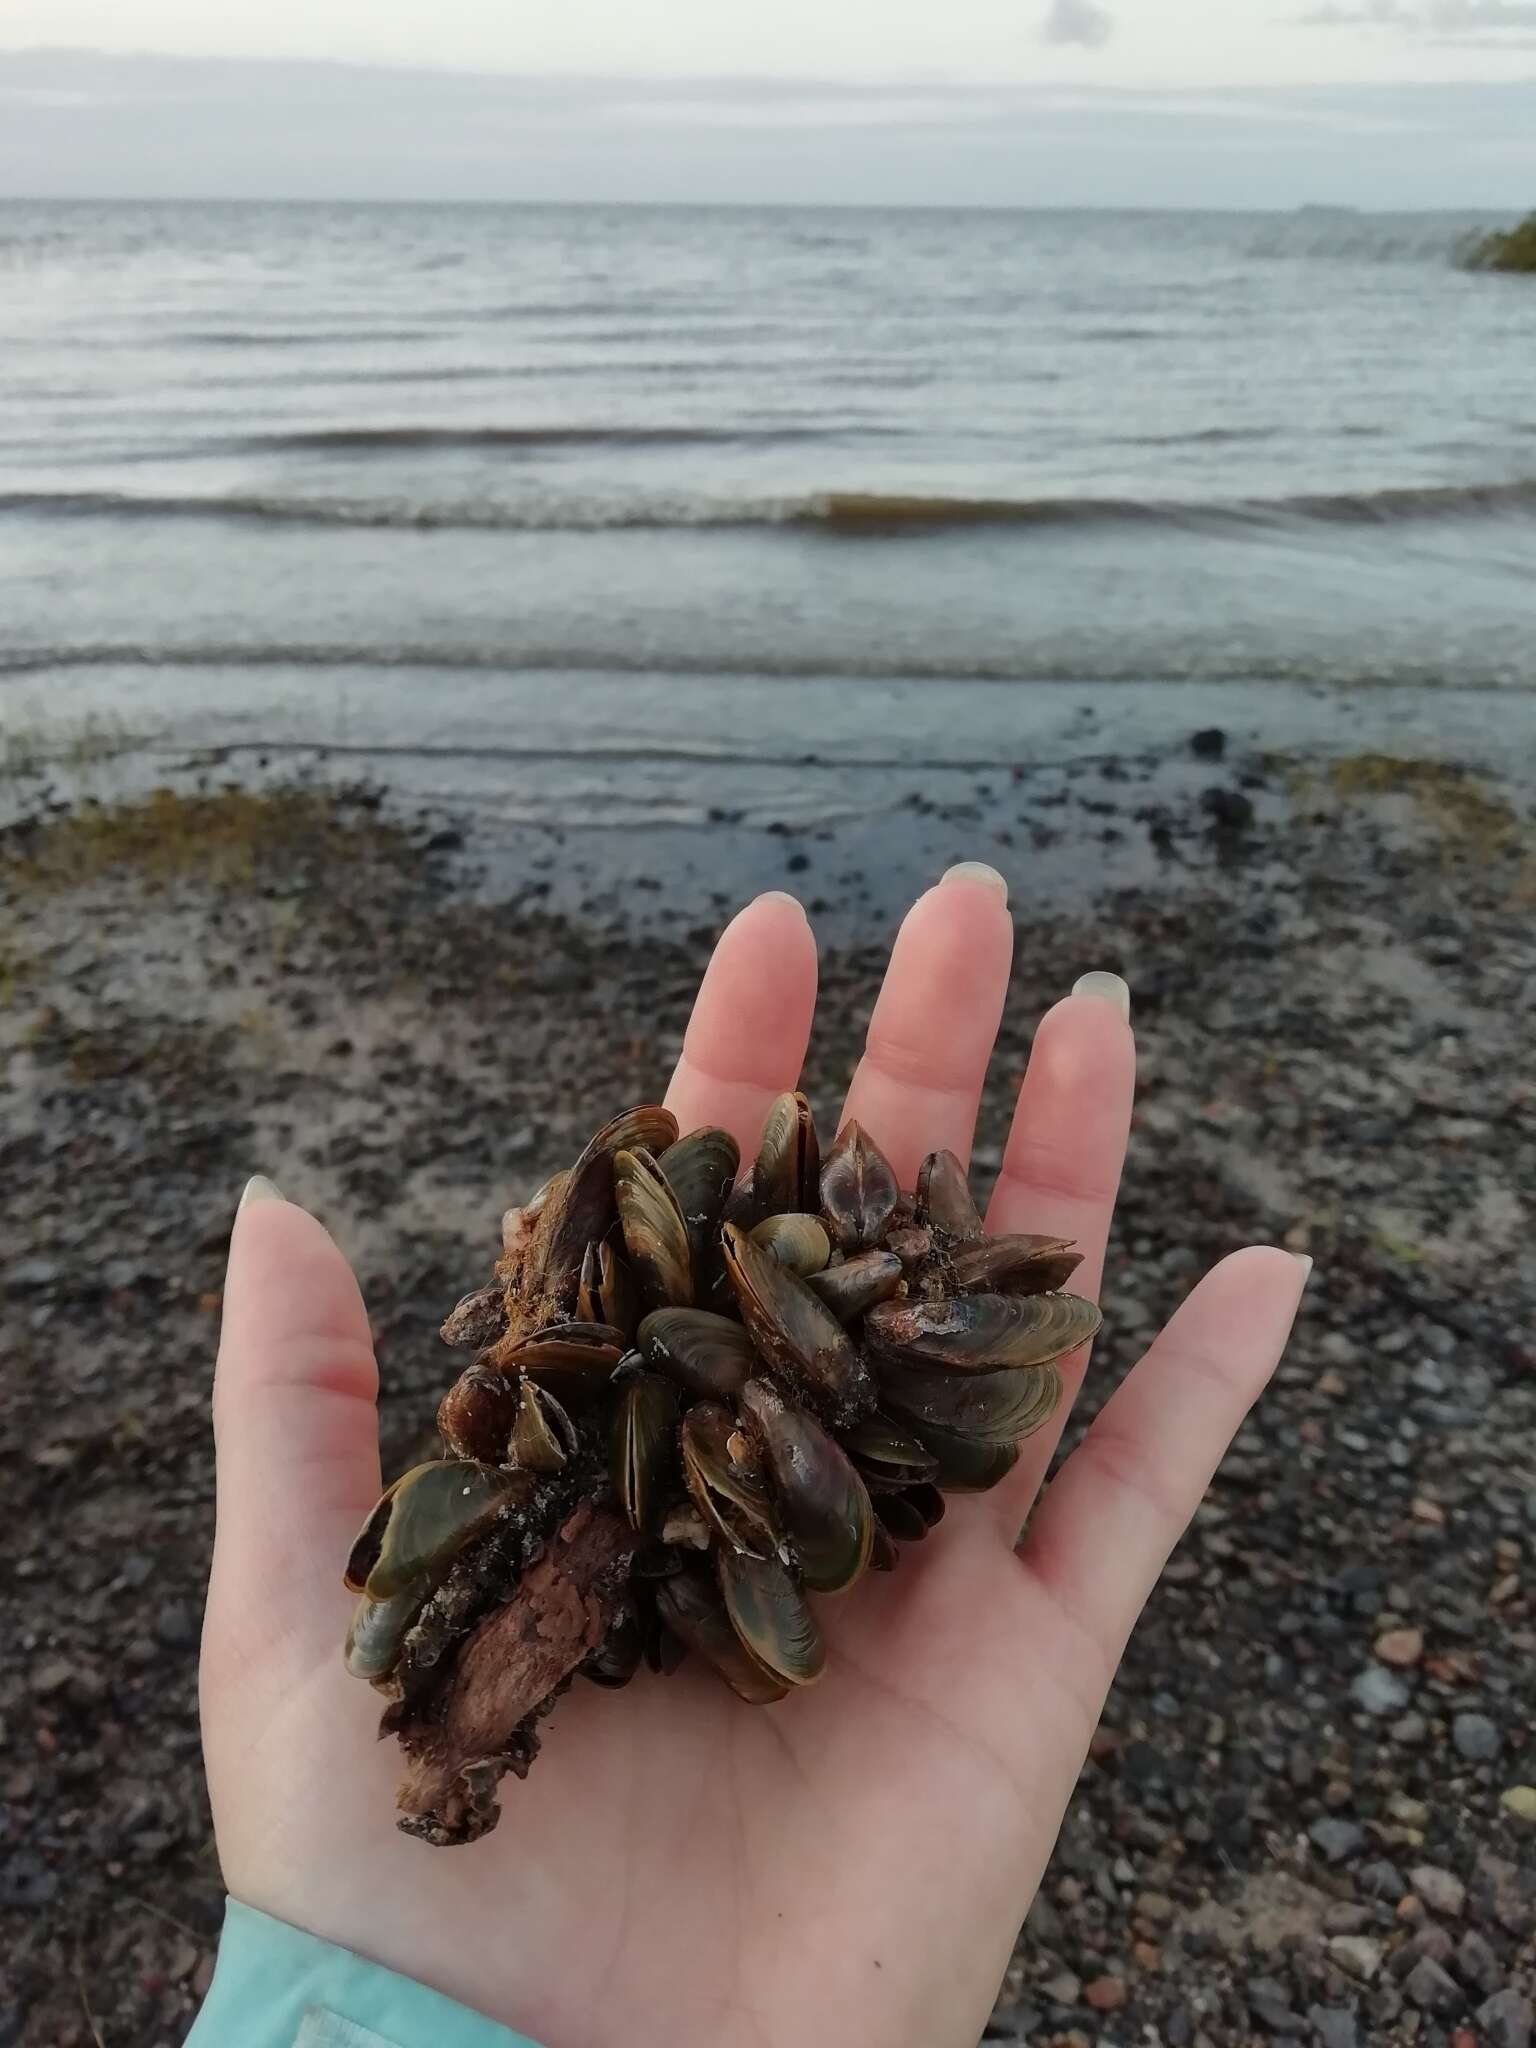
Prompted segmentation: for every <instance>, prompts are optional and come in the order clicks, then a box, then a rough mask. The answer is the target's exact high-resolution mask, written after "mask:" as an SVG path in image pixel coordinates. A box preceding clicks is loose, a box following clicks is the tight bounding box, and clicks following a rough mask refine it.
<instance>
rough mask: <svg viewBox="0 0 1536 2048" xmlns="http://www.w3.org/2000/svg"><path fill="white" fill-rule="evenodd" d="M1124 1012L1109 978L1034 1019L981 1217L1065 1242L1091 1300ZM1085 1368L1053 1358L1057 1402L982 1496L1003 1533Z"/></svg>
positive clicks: (1129, 1075) (1119, 1134) (1079, 1355)
mask: <svg viewBox="0 0 1536 2048" xmlns="http://www.w3.org/2000/svg"><path fill="white" fill-rule="evenodd" d="M1084 990H1089V991H1099V990H1102V993H1084V992H1081V991H1084ZM1129 1009H1130V993H1129V991H1128V990H1127V988H1126V986H1125V983H1124V982H1123V981H1122V980H1121V979H1120V977H1119V976H1118V975H1085V976H1084V977H1083V979H1082V981H1080V982H1079V983H1078V986H1077V989H1075V990H1074V991H1073V993H1072V994H1071V995H1070V996H1068V997H1067V998H1066V1000H1065V1001H1064V1002H1060V1003H1057V1004H1056V1006H1055V1008H1054V1009H1052V1010H1049V1011H1047V1013H1046V1015H1045V1016H1044V1017H1043V1018H1042V1020H1041V1023H1040V1028H1039V1030H1038V1031H1037V1032H1036V1033H1035V1042H1034V1046H1033V1048H1032V1050H1031V1052H1030V1056H1029V1066H1028V1068H1027V1069H1026V1071H1025V1075H1024V1085H1023V1087H1022V1088H1021V1089H1020V1090H1019V1101H1018V1107H1017V1109H1016V1110H1015V1112H1014V1118H1013V1127H1012V1129H1011V1130H1010V1132H1009V1134H1008V1143H1007V1146H1006V1147H1005V1149H1004V1152H1003V1165H1002V1171H1001V1172H1000V1174H999V1175H998V1179H997V1186H996V1187H995V1188H994V1190H993V1192H992V1201H991V1204H990V1206H989V1208H988V1211H987V1228H988V1230H989V1231H991V1232H992V1233H993V1234H994V1235H1000V1234H1002V1233H1003V1232H1006V1231H1013V1230H1032V1231H1052V1232H1055V1233H1057V1234H1058V1235H1060V1236H1062V1237H1070V1238H1072V1239H1073V1240H1074V1241H1075V1243H1076V1246H1077V1249H1078V1250H1079V1251H1080V1252H1081V1253H1082V1255H1083V1263H1082V1264H1081V1265H1080V1266H1079V1267H1078V1269H1077V1271H1076V1272H1075V1273H1074V1274H1073V1275H1072V1278H1071V1280H1070V1282H1069V1283H1068V1284H1069V1286H1070V1287H1071V1289H1072V1292H1073V1293H1074V1294H1085V1295H1087V1296H1088V1298H1089V1299H1090V1300H1093V1301H1096V1300H1097V1299H1098V1294H1099V1283H1100V1281H1101V1279H1102V1278H1103V1273H1104V1247H1105V1244H1106V1243H1107V1241H1108V1238H1109V1226H1110V1220H1111V1218H1112V1216H1113V1214H1114V1208H1115V1195H1116V1191H1117V1190H1118V1188H1119V1185H1120V1169H1121V1167H1122V1165H1123V1164H1124V1161H1125V1146H1126V1139H1127V1137H1128V1135H1129V1133H1130V1126H1131V1102H1132V1097H1133V1095H1134V1092H1135V1086H1136V1043H1135V1040H1134V1039H1133V1038H1132V1036H1131V1027H1130V1024H1129V1022H1128V1021H1127V1017H1128V1012H1129ZM1087 1362H1088V1351H1087V1347H1086V1346H1085V1347H1084V1348H1083V1349H1082V1350H1080V1351H1076V1352H1074V1353H1073V1354H1072V1355H1071V1356H1070V1357H1069V1358H1064V1359H1061V1360H1059V1361H1058V1364H1057V1370H1058V1372H1060V1374H1061V1376H1062V1386H1063V1394H1062V1400H1061V1404H1060V1406H1059V1407H1058V1409H1057V1411H1056V1413H1055V1415H1054V1416H1053V1417H1052V1419H1051V1421H1050V1423H1049V1424H1048V1425H1047V1427H1046V1428H1045V1429H1043V1430H1041V1431H1040V1433H1039V1435H1038V1436H1034V1437H1031V1438H1030V1440H1029V1442H1028V1443H1027V1444H1026V1445H1025V1446H1024V1451H1023V1455H1022V1456H1021V1458H1020V1460H1019V1463H1018V1465H1017V1467H1016V1468H1015V1470H1014V1472H1013V1474H1012V1476H1011V1477H1010V1479H1009V1480H1008V1482H1007V1484H1006V1485H1005V1486H1002V1487H999V1488H998V1489H997V1491H996V1492H995V1493H994V1494H993V1495H992V1496H991V1501H992V1504H993V1506H995V1508H996V1509H997V1512H998V1513H999V1514H1000V1515H1001V1516H1002V1517H1003V1519H1004V1520H1005V1521H1010V1520H1011V1522H1012V1525H1013V1530H1017V1527H1018V1524H1019V1522H1020V1521H1021V1520H1022V1519H1023V1515H1024V1512H1025V1510H1026V1509H1027V1508H1028V1505H1029V1503H1030V1501H1032V1500H1033V1499H1034V1497H1035V1493H1036V1490H1037V1489H1038V1487H1039V1484H1040V1481H1041V1479H1042V1478H1043V1477H1044V1475H1045V1471H1046V1468H1047V1467H1048V1465H1049V1464H1050V1461H1051V1457H1052V1454H1053V1452H1054V1451H1055V1448H1056V1443H1057V1440H1058V1438H1059V1437H1060V1435H1061V1432H1062V1430H1063V1429H1064V1428H1065V1426H1066V1422H1067V1417H1068V1416H1069V1415H1070V1413H1071V1410H1072V1403H1073V1402H1074V1401H1075V1399H1076V1398H1077V1392H1078V1388H1079V1387H1080V1386H1081V1385H1082V1379H1083V1373H1084V1370H1085V1369H1086V1366H1087ZM1011 1535H1012V1531H1010V1540H1011Z"/></svg>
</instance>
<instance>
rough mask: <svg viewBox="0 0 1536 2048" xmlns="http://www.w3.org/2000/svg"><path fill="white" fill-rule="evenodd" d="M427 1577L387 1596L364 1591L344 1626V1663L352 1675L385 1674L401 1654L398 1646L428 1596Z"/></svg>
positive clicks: (387, 1673) (385, 1675) (375, 1676)
mask: <svg viewBox="0 0 1536 2048" xmlns="http://www.w3.org/2000/svg"><path fill="white" fill-rule="evenodd" d="M431 1593H432V1588H431V1585H430V1584H429V1583H428V1581H427V1580H425V1579H421V1580H418V1581H417V1582H416V1583H415V1584H414V1585H411V1586H407V1587H406V1588H405V1589H404V1590H403V1591H402V1592H399V1593H396V1594H394V1595H393V1597H392V1598H390V1599H388V1600H373V1599H370V1598H369V1596H368V1595H367V1594H366V1593H365V1594H364V1595H363V1597H362V1598H361V1599H360V1600H359V1601H358V1603H357V1606H356V1608H355V1609H354V1610H353V1614H352V1620H351V1623H350V1625H349V1627H348V1629H347V1643H346V1653H345V1654H346V1664H347V1669H348V1671H349V1672H351V1674H352V1676H353V1677H354V1678H367V1679H376V1678H387V1677H388V1675H389V1673H390V1672H391V1671H393V1670H394V1668H395V1665H396V1663H397V1662H398V1661H399V1657H400V1646H401V1644H402V1643H403V1642H404V1641H405V1638H406V1636H407V1634H408V1633H409V1632H410V1630H411V1628H412V1627H413V1626H414V1625H415V1621H416V1617H417V1615H418V1614H420V1612H421V1610H422V1608H423V1607H424V1606H425V1605H426V1603H427V1601H428V1599H429V1598H430V1597H431Z"/></svg>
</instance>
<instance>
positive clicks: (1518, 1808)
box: [1499, 1785, 1536, 1821]
mask: <svg viewBox="0 0 1536 2048" xmlns="http://www.w3.org/2000/svg"><path fill="white" fill-rule="evenodd" d="M1499 1804H1500V1806H1502V1807H1503V1808H1504V1809H1505V1811H1506V1812H1508V1813H1512V1814H1513V1815H1514V1816H1515V1819H1516V1820H1528V1821H1536V1785H1511V1786H1510V1788H1509V1790H1508V1791H1507V1792H1506V1793H1504V1794H1503V1795H1502V1797H1501V1798H1500V1800H1499Z"/></svg>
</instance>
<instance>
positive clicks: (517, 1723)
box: [398, 1501, 637, 1843]
mask: <svg viewBox="0 0 1536 2048" xmlns="http://www.w3.org/2000/svg"><path fill="white" fill-rule="evenodd" d="M636 1540H637V1539H636V1537H635V1534H634V1531H633V1530H632V1529H631V1528H630V1527H629V1525H628V1523H627V1522H626V1521H624V1519H623V1518H622V1517H621V1516H620V1515H619V1514H618V1513H617V1511H616V1510H615V1509H613V1508H609V1507H596V1506H594V1505H593V1504H592V1503H591V1502H590V1501H583V1502H582V1503H581V1505H580V1506H579V1507H577V1508H576V1509H575V1510H574V1511H573V1512H572V1514H571V1515H570V1516H569V1517H568V1518H567V1520H566V1521H565V1523H564V1524H563V1526H562V1527H561V1528H560V1529H559V1530H558V1531H557V1532H556V1534H555V1535H554V1537H553V1538H552V1539H551V1541H550V1543H549V1546H548V1548H547V1549H546V1550H545V1551H544V1553H543V1555H542V1556H541V1557H540V1558H539V1559H538V1560H537V1562H536V1563H534V1564H532V1565H531V1566H530V1567H529V1568H528V1570H527V1572H525V1573H524V1575H523V1578H522V1580H521V1582H520V1583H519V1585H518V1587H517V1590H516V1592H515V1593H514V1594H513V1595H512V1598H511V1599H510V1600H509V1601H508V1602H507V1603H506V1605H505V1606H504V1607H499V1608H497V1609H496V1611H495V1613H493V1614H490V1615H487V1617H486V1618H485V1620H484V1621H483V1622H481V1624H480V1626H479V1627H478V1628H477V1629H476V1630H475V1631H474V1633H473V1634H472V1635H471V1636H470V1637H469V1638H468V1640H467V1641H466V1642H465V1644H464V1647H463V1649H462V1650H461V1651H460V1652H459V1655H458V1658H457V1660H456V1662H455V1665H454V1669H453V1672H452V1674H451V1676H450V1677H449V1678H448V1680H447V1681H446V1684H445V1685H444V1688H443V1691H442V1692H441V1694H439V1695H438V1697H437V1698H436V1699H435V1700H434V1702H433V1707H432V1710H431V1718H430V1720H429V1721H427V1722H424V1723H417V1724H415V1725H408V1726H406V1727H404V1728H403V1729H402V1730H401V1731H400V1735H401V1741H402V1743H403V1744H404V1746H405V1748H406V1750H407V1752H408V1753H409V1755H410V1758H411V1762H410V1767H409V1769H408V1771H407V1773H406V1776H405V1779H404V1782H403V1783H402V1785H401V1787H400V1794H399V1800H398V1804H399V1806H400V1810H401V1812H402V1813H403V1814H405V1815H406V1818H405V1819H404V1820H403V1821H402V1822H401V1823H400V1825H401V1826H402V1827H403V1828H404V1829H405V1830H406V1831H407V1832H408V1833H410V1834H416V1835H421V1836H423V1837H424V1838H425V1839H426V1840H428V1841H431V1842H437V1843H449V1842H472V1841H474V1840H475V1839H476V1838H477V1836H479V1835H482V1834H485V1833H487V1832H488V1831H489V1830H490V1829H491V1828H493V1827H494V1826H495V1825H496V1819H497V1815H498V1812H499V1808H498V1806H497V1803H496V1798H495V1787H496V1784H497V1781H498V1780H499V1779H500V1777H501V1776H502V1773H503V1772H504V1771H507V1770H516V1771H519V1774H521V1771H522V1770H525V1769H526V1768H527V1762H528V1759H529V1757H530V1756H531V1754H532V1751H533V1750H534V1749H536V1748H537V1746H538V1744H537V1737H536V1736H535V1735H534V1734H533V1730H532V1722H533V1721H534V1720H536V1719H537V1717H538V1715H539V1713H540V1711H541V1709H542V1708H544V1707H545V1706H546V1705H547V1704H548V1703H549V1701H550V1700H551V1698H552V1696H553V1694H554V1693H555V1692H556V1691H557V1690H558V1689H559V1688H560V1686H561V1685H563V1684H564V1682H565V1681H566V1679H568V1678H569V1677H570V1676H571V1674H572V1672H574V1671H575V1669H576V1667H577V1666H578V1665H579V1664H580V1663H581V1661H582V1659H583V1658H584V1657H586V1656H587V1655H588V1654H589V1653H590V1652H591V1651H593V1650H595V1649H596V1648H597V1647H598V1645H599V1644H600V1643H601V1642H602V1641H603V1640H604V1638H605V1637H606V1636H607V1634H608V1631H609V1630H610V1629H611V1628H612V1626H613V1624H614V1622H615V1621H616V1620H617V1619H618V1617H619V1615H620V1614H621V1613H622V1612H623V1610H624V1605H625V1588H626V1584H627V1575H628V1571H629V1564H630V1559H631V1557H632V1556H633V1554H634V1549H635V1544H636Z"/></svg>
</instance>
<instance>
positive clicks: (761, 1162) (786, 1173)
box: [752, 1095, 821, 1217]
mask: <svg viewBox="0 0 1536 2048" xmlns="http://www.w3.org/2000/svg"><path fill="white" fill-rule="evenodd" d="M752 1199H753V1201H754V1203H755V1204H756V1207H757V1214H758V1216H759V1217H763V1216H777V1215H779V1214H781V1213H782V1212H784V1211H786V1210H789V1211H797V1212H802V1213H806V1214H812V1215H814V1213H815V1211H816V1210H817V1209H818V1208H819V1207H820V1203H821V1146H820V1143H819V1142H818V1140H817V1137H816V1119H815V1117H814V1116H813V1115H812V1114H811V1105H810V1104H809V1102H807V1101H806V1099H805V1097H804V1096H803V1095H781V1096H779V1097H778V1098H777V1100H776V1101H775V1102H774V1104H773V1106H772V1107H771V1108H770V1110H769V1111H768V1115H767V1117H766V1118H765V1120H764V1123H763V1137H762V1143H761V1144H760V1145H759V1147H758V1153H757V1159H756V1161H755V1162H754V1164H753V1168H752Z"/></svg>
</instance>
